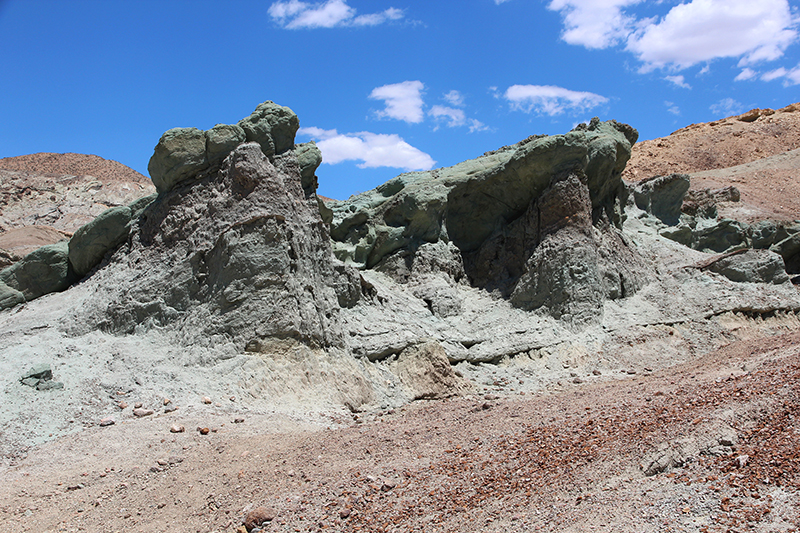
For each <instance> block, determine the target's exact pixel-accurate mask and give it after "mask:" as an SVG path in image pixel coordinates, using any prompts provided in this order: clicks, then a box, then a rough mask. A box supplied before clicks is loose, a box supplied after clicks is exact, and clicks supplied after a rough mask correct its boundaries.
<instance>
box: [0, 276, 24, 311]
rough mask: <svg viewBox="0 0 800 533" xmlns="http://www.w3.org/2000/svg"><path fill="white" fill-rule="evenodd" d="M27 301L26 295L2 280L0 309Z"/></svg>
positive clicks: (0, 282)
mask: <svg viewBox="0 0 800 533" xmlns="http://www.w3.org/2000/svg"><path fill="white" fill-rule="evenodd" d="M24 302H25V295H23V294H22V293H21V292H20V291H18V290H16V289H12V288H11V287H9V286H8V285H6V284H5V283H3V282H2V281H0V309H9V308H11V307H14V306H15V305H17V304H21V303H24Z"/></svg>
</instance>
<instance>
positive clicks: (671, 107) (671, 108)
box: [664, 102, 681, 116]
mask: <svg viewBox="0 0 800 533" xmlns="http://www.w3.org/2000/svg"><path fill="white" fill-rule="evenodd" d="M664 105H665V106H667V111H668V112H670V113H672V114H673V115H675V116H679V115H680V114H681V109H680V108H679V107H678V106H677V105H675V103H674V102H664Z"/></svg>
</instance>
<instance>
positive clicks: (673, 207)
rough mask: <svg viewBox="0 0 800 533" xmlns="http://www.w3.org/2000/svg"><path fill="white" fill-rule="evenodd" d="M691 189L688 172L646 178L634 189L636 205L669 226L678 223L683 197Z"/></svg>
mask: <svg viewBox="0 0 800 533" xmlns="http://www.w3.org/2000/svg"><path fill="white" fill-rule="evenodd" d="M688 190H689V176H688V175H687V174H669V175H667V176H658V177H656V178H652V179H648V180H644V181H642V182H639V183H638V184H636V187H635V188H634V189H633V199H634V201H635V202H636V207H638V208H639V209H641V210H642V211H646V212H648V213H650V214H651V215H653V216H654V217H656V218H657V219H659V220H660V221H661V222H663V223H664V224H667V225H668V226H675V225H677V224H678V222H679V220H680V217H681V205H683V197H684V195H685V194H686V191H688Z"/></svg>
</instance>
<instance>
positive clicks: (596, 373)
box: [592, 369, 602, 376]
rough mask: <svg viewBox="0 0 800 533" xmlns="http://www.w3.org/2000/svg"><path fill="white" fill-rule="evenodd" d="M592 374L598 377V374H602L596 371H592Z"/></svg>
mask: <svg viewBox="0 0 800 533" xmlns="http://www.w3.org/2000/svg"><path fill="white" fill-rule="evenodd" d="M592 374H594V375H595V376H599V375H600V374H602V372H600V371H599V370H597V369H594V370H592Z"/></svg>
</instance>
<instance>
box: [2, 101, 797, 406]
mask: <svg viewBox="0 0 800 533" xmlns="http://www.w3.org/2000/svg"><path fill="white" fill-rule="evenodd" d="M298 125H299V121H298V119H297V117H296V115H294V113H293V112H292V111H291V110H290V109H288V108H286V107H282V106H279V105H277V104H274V103H272V102H266V103H264V104H261V105H259V106H258V107H257V108H256V110H255V111H254V113H253V114H251V115H250V116H249V117H247V118H245V119H243V120H241V121H239V122H238V123H237V124H235V125H224V124H223V125H217V126H215V127H214V128H211V129H210V130H208V131H201V130H198V129H192V128H182V129H176V130H170V131H168V132H166V133H165V134H164V135H163V136H162V137H161V139H160V140H159V142H158V144H157V145H156V147H155V150H154V154H153V157H152V159H151V162H150V165H149V168H150V169H151V172H152V173H153V179H154V182H155V183H156V186H157V188H158V194H157V195H153V196H151V197H146V198H144V199H141V200H138V201H136V202H133V203H130V204H128V205H125V206H118V207H114V208H112V209H111V210H109V211H107V212H105V213H103V214H102V215H101V216H100V217H98V218H96V219H95V220H94V221H93V222H92V223H90V224H88V225H86V226H84V227H82V228H80V229H79V230H78V231H76V232H75V234H74V235H73V236H72V238H71V239H70V240H69V242H66V241H65V242H62V243H60V244H57V245H55V246H51V247H44V248H42V249H41V250H39V251H37V252H34V253H33V254H30V255H28V256H27V257H26V258H25V259H24V260H23V261H21V262H19V263H17V264H16V265H14V266H12V267H9V268H6V269H4V270H2V272H0V282H2V283H0V306H1V307H3V308H8V307H12V306H15V305H18V304H19V303H21V302H22V303H24V304H25V305H24V306H18V307H16V308H15V309H13V310H12V311H2V312H1V314H0V317H2V319H3V320H4V321H5V322H4V324H5V325H6V328H7V330H8V331H10V333H9V334H8V336H7V338H6V339H5V341H6V348H4V349H3V350H2V352H0V353H2V355H3V359H2V361H9V363H8V364H9V365H12V366H13V365H16V366H13V369H11V370H8V371H9V372H14V373H16V375H23V373H24V372H25V371H26V370H27V369H28V368H29V367H30V364H31V363H32V362H42V363H51V362H52V361H51V360H50V359H46V360H44V361H29V359H31V357H39V358H41V356H39V355H37V354H41V353H58V354H60V355H59V356H60V357H61V356H63V357H64V358H65V361H70V360H89V361H92V363H91V364H92V365H95V366H94V367H93V368H96V372H97V378H93V379H91V380H90V379H89V378H87V377H86V376H83V375H70V372H69V367H63V368H62V367H59V380H60V381H61V382H63V383H64V387H65V389H64V390H66V391H69V390H72V388H83V389H82V390H85V391H86V392H87V394H88V393H90V392H89V391H94V392H91V394H98V395H100V396H103V395H107V394H106V392H107V391H114V390H138V391H146V390H150V389H148V387H152V386H151V385H149V384H150V383H169V385H165V387H169V388H170V390H171V392H169V395H170V396H171V397H173V398H187V397H189V396H190V395H192V394H194V395H195V396H196V391H194V389H193V387H196V386H197V384H198V383H203V386H204V387H207V388H208V387H210V388H214V389H215V390H216V392H217V393H218V394H220V395H222V394H225V395H227V396H229V397H235V398H246V400H243V401H246V402H248V405H252V406H253V408H256V407H258V408H267V407H266V406H269V408H274V407H275V406H277V405H283V404H284V403H285V404H286V405H293V406H296V405H300V404H302V405H313V406H315V407H314V408H319V406H320V405H322V404H325V405H336V406H346V407H347V408H348V409H349V410H352V411H358V410H360V409H363V408H366V407H370V406H372V407H375V406H390V405H400V404H402V403H403V402H407V401H411V400H413V399H425V398H442V397H446V396H448V395H450V394H455V393H463V392H466V391H473V390H479V389H480V387H481V384H486V383H490V384H491V383H494V382H495V381H496V378H491V377H488V376H489V373H494V372H505V373H506V374H505V375H506V376H507V377H508V379H514V380H515V381H519V382H520V383H522V382H523V380H522V377H523V376H524V377H525V379H526V380H529V381H531V382H534V383H535V382H536V380H540V379H544V378H543V377H542V376H550V377H549V378H547V379H550V378H552V379H561V374H563V373H567V375H569V374H568V373H569V372H578V371H580V372H586V371H587V370H591V369H593V370H597V371H599V369H603V371H604V372H605V371H606V370H609V369H614V368H617V369H618V367H619V366H620V365H625V364H627V361H630V360H636V361H648V365H651V366H654V367H658V366H659V365H662V366H663V365H664V364H666V363H663V362H662V361H664V360H668V361H672V360H675V359H676V358H681V357H682V358H686V357H689V354H692V353H701V352H702V351H703V350H707V349H709V348H710V347H713V346H715V345H716V344H715V343H716V342H717V339H725V338H726V337H725V335H728V334H730V331H731V329H729V328H728V326H727V325H726V324H727V322H726V320H727V321H731V320H738V319H739V318H737V317H739V316H740V315H741V314H742V313H744V314H746V316H747V317H762V315H763V316H766V317H777V316H780V317H784V318H782V319H781V320H785V321H786V323H794V322H792V321H793V320H795V318H794V317H795V316H796V313H797V312H798V311H799V310H800V297H798V295H797V292H796V290H795V288H794V287H793V286H792V285H791V284H790V283H787V282H786V279H787V278H786V274H785V272H784V271H783V269H782V266H781V258H782V257H784V258H785V257H789V258H792V257H796V252H795V251H792V250H797V249H798V248H800V245H798V244H797V242H798V241H797V238H796V235H797V232H792V231H791V228H790V227H789V226H787V225H776V226H774V227H773V226H769V225H767V224H761V225H758V226H756V225H753V226H747V227H746V228H745V227H740V226H738V225H736V224H733V223H731V224H728V225H727V226H724V225H722V224H721V223H718V222H715V224H716V226H714V229H710V228H711V224H710V219H702V218H701V217H697V218H695V219H694V220H695V223H694V225H690V224H688V222H686V221H687V220H689V219H688V218H687V217H688V215H686V214H685V213H683V214H681V205H682V201H683V195H684V193H685V191H686V181H685V178H684V177H682V176H669V177H667V178H663V179H658V180H653V181H650V182H647V183H645V184H641V185H640V186H638V187H636V188H633V189H631V188H630V187H628V186H627V185H626V184H625V183H623V181H622V180H621V174H622V172H623V170H624V168H625V164H626V162H627V161H628V158H629V156H630V153H631V147H632V145H633V143H635V142H636V136H637V133H636V131H635V130H634V129H633V128H631V127H629V126H627V125H624V124H619V123H617V122H614V121H607V122H600V121H599V120H596V119H595V120H592V121H591V123H590V124H587V125H582V126H579V127H577V128H576V129H574V130H573V131H571V132H568V133H566V134H564V135H556V136H534V137H530V138H528V139H526V140H524V141H522V142H520V143H518V144H515V145H512V146H507V147H504V148H501V149H499V150H496V151H494V152H489V153H486V154H484V155H483V156H481V157H479V158H477V159H475V160H471V161H466V162H464V163H460V164H458V165H455V166H453V167H449V168H442V169H437V170H433V171H429V172H416V173H407V174H403V175H401V176H398V177H396V178H394V179H392V180H390V181H389V182H387V183H386V184H384V185H381V186H380V187H378V188H377V189H375V190H373V191H368V192H366V193H363V194H360V195H358V196H355V197H353V198H351V199H349V200H347V201H343V202H328V203H327V205H325V204H323V203H321V202H320V200H319V199H318V198H317V196H316V194H315V189H316V183H317V178H316V176H315V171H316V169H317V167H318V166H319V164H320V161H321V158H320V153H319V150H318V149H317V148H316V146H314V145H313V144H305V145H295V144H294V132H295V131H297V127H298ZM676 217H677V220H678V221H677V222H676ZM667 224H677V225H673V226H668V225H667ZM687 228H688V229H687ZM670 231H672V232H675V233H676V234H677V233H680V232H683V233H682V234H681V235H683V236H684V237H685V238H686V242H687V243H688V244H690V245H691V246H692V247H687V246H683V245H681V244H678V243H676V242H674V240H670V239H668V238H665V236H669V237H672V238H673V239H674V238H675V235H670V234H669V232H670ZM742 232H743V233H742ZM740 234H741V235H745V237H744V239H745V240H748V239H749V241H748V242H758V243H759V247H760V248H769V247H771V248H772V250H773V251H772V252H769V251H760V252H753V253H746V254H744V253H743V254H737V255H730V256H726V257H718V256H717V255H709V254H708V253H706V252H704V251H703V250H709V251H714V252H717V251H721V249H722V248H725V250H727V249H728V248H730V247H731V246H738V245H739V243H738V241H737V240H736V239H737V238H738V237H736V236H738V235H740ZM726 243H727V244H726ZM723 245H724V246H723ZM693 248H694V249H693ZM793 254H795V255H793ZM787 264H791V262H790V261H787ZM78 282H79V283H78ZM67 287H69V289H68V290H67V291H66V292H63V293H60V294H59V293H58V292H57V291H61V290H64V289H66V288H67ZM54 291H56V292H54ZM51 292H52V294H49V295H48V296H45V297H40V296H41V295H43V294H47V293H51ZM37 298H38V299H37ZM40 320H41V321H44V323H45V325H44V326H42V324H41V323H40ZM770 324H772V322H768V321H767V320H762V322H761V325H760V326H759V327H763V328H768V327H772V326H770ZM34 328H38V329H34ZM30 331H36V332H37V333H36V335H27V334H26V332H30ZM634 339H635V340H636V342H634ZM640 340H641V342H640ZM76 346H80V348H76ZM31 354H34V355H31ZM662 357H663V359H660V358H662ZM17 360H19V361H24V363H25V364H24V365H22V363H21V362H20V363H19V364H18V363H17V362H16V361H17ZM23 367H27V368H23ZM567 369H569V370H567ZM576 375H577V374H576ZM592 375H594V374H592ZM487 380H490V381H487ZM98 387H99V388H100V389H102V391H106V392H102V391H101V392H97V390H99V389H98ZM149 393H150V394H156V393H155V392H154V391H153V390H150V392H149ZM141 394H145V392H141ZM112 396H113V394H112ZM298 402H299V403H298ZM259 406H260V407H259ZM20 412H21V413H23V412H24V409H23V410H22V411H20ZM20 416H23V417H24V416H26V415H22V414H21V415H20Z"/></svg>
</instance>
